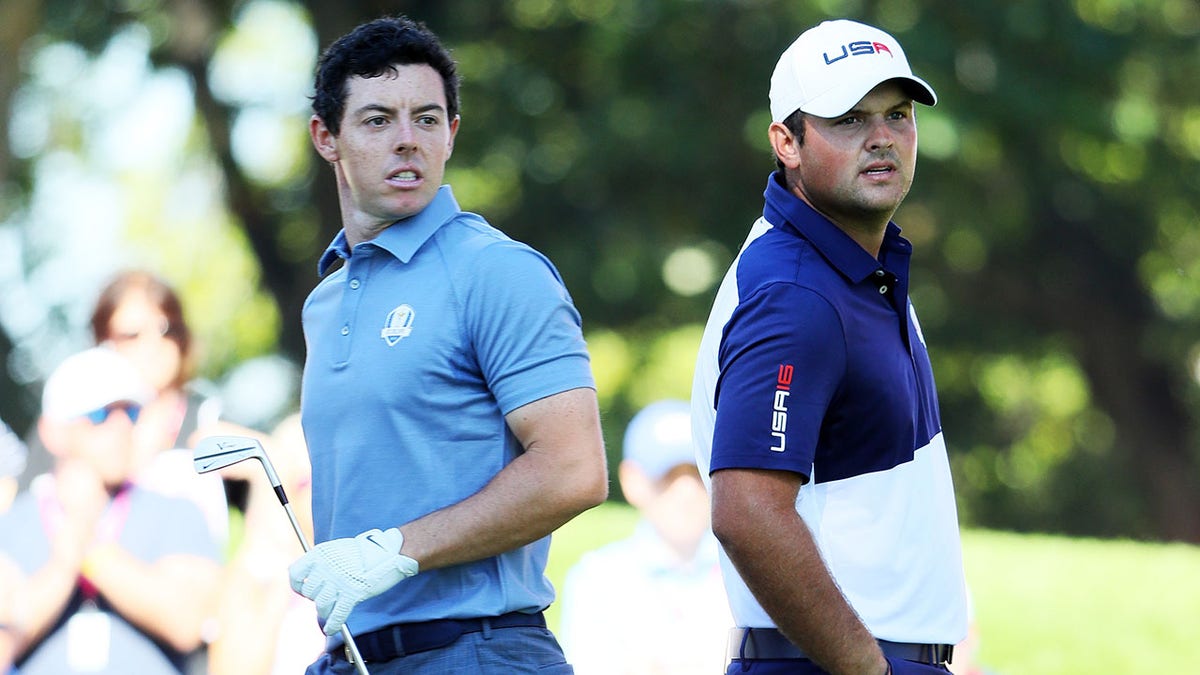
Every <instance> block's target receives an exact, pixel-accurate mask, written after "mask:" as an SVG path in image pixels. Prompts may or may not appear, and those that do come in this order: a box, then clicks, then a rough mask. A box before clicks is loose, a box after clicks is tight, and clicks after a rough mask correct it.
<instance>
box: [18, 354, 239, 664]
mask: <svg viewBox="0 0 1200 675" xmlns="http://www.w3.org/2000/svg"><path fill="white" fill-rule="evenodd" d="M148 400H150V397H149V395H148V393H147V392H146V388H145V387H144V385H143V384H142V380H141V378H140V377H139V375H138V373H137V371H136V370H135V369H134V367H133V366H132V365H131V364H130V363H129V362H128V360H126V359H125V358H124V357H122V356H121V355H119V354H117V353H115V352H113V351H112V350H110V349H108V348H104V347H99V348H92V349H89V350H86V351H84V352H80V353H78V354H75V355H73V356H71V357H69V358H67V359H66V360H65V361H63V363H62V364H60V365H59V366H58V368H57V369H56V370H55V371H54V373H53V374H51V376H50V378H49V379H48V380H47V381H46V385H45V389H44V390H43V394H42V415H41V418H40V419H39V421H38V433H39V436H40V438H41V440H42V443H43V444H44V446H45V448H46V449H47V450H48V451H49V453H50V454H51V456H52V457H53V458H54V467H53V470H52V472H51V473H49V474H44V475H42V476H39V477H38V478H37V479H35V480H34V482H33V484H32V485H31V486H30V489H28V490H26V491H24V492H22V493H21V494H20V495H18V496H17V498H16V500H15V501H14V502H13V505H12V508H11V509H10V510H9V512H8V513H6V514H4V515H3V516H0V573H6V574H9V575H10V576H11V575H12V574H13V572H12V571H11V570H12V568H13V567H14V566H15V567H16V568H17V569H19V570H20V572H19V574H20V575H21V576H20V577H19V578H21V579H22V580H21V583H20V585H19V586H17V587H15V588H14V589H13V593H12V595H14V596H15V597H11V598H9V603H8V608H7V609H6V610H0V611H3V612H4V613H5V616H0V620H3V621H4V622H5V623H6V626H7V629H6V630H5V631H3V634H4V635H5V636H6V640H7V643H8V645H9V646H10V647H11V648H12V649H13V650H14V653H15V660H16V666H17V668H18V670H19V672H20V673H21V675H42V674H43V673H44V674H52V675H62V674H66V673H84V672H87V673H113V674H116V673H121V674H128V673H138V674H139V675H156V674H158V673H168V674H170V673H182V672H184V671H183V668H184V664H185V660H186V656H187V654H188V653H189V652H191V651H192V650H194V649H196V648H197V647H199V646H200V644H201V639H200V634H201V626H202V624H203V622H204V620H205V618H206V617H207V616H209V615H210V614H211V611H212V610H211V604H212V599H213V598H214V597H215V596H216V591H217V586H218V583H219V578H220V566H219V563H218V562H217V560H218V557H219V552H218V549H217V546H216V543H215V542H214V541H213V539H212V538H211V536H210V533H209V530H208V528H207V526H206V524H205V522H204V517H203V514H202V513H201V512H200V511H199V509H198V508H196V506H195V505H194V504H192V503H191V502H189V501H187V500H184V499H179V498H173V497H168V496H164V495H160V494H158V493H155V492H152V491H149V490H147V489H145V488H143V487H142V486H140V485H138V484H136V483H133V482H131V481H130V478H131V477H132V475H133V470H134V457H135V452H136V451H135V441H134V422H135V420H136V419H137V418H138V413H139V412H140V410H141V407H142V405H143V404H145V403H146V402H147V401H148ZM3 570H9V571H8V572H4V571H3Z"/></svg>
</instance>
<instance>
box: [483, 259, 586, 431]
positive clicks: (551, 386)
mask: <svg viewBox="0 0 1200 675" xmlns="http://www.w3.org/2000/svg"><path fill="white" fill-rule="evenodd" d="M467 273H468V274H469V283H468V288H469V292H468V294H467V296H466V305H467V326H468V331H469V333H470V335H469V337H470V340H471V342H472V345H473V347H474V350H475V353H476V357H477V358H478V360H479V367H480V370H481V371H482V373H483V376H484V379H485V380H486V381H487V383H488V387H489V388H490V389H491V391H492V394H493V395H494V396H495V397H496V401H497V403H498V404H499V406H500V410H501V411H502V412H503V413H504V414H506V415H507V414H508V413H510V412H512V411H513V410H515V409H517V408H519V407H521V406H523V405H525V404H527V403H531V402H533V401H536V400H538V399H541V398H545V397H547V396H551V395H553V394H557V393H560V392H563V391H567V390H569V389H577V388H580V387H589V388H595V381H594V379H593V377H592V371H591V365H590V363H589V360H588V353H587V346H586V344H585V343H584V339H583V327H582V320H581V318H580V316H579V312H578V311H577V310H576V309H575V305H574V303H573V302H572V300H571V296H570V294H569V293H568V292H567V288H566V285H565V284H564V283H563V280H562V277H561V276H559V274H558V271H557V270H556V269H555V268H554V265H553V264H552V263H551V262H550V261H549V260H548V259H546V257H545V256H543V255H541V254H540V253H538V252H537V251H535V250H533V249H531V248H529V247H528V246H526V245H524V244H521V243H519V242H515V241H512V240H497V241H496V242H495V243H492V244H490V245H488V246H486V247H484V248H483V249H482V250H481V251H480V252H479V254H478V255H477V256H476V257H475V260H474V262H473V264H472V265H471V266H470V269H469V270H467Z"/></svg>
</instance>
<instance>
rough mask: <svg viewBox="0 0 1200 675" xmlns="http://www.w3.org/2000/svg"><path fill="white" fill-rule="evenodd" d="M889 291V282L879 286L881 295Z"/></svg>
mask: <svg viewBox="0 0 1200 675" xmlns="http://www.w3.org/2000/svg"><path fill="white" fill-rule="evenodd" d="M887 291H888V287H887V284H884V285H883V286H880V287H879V294H880V295H883V294H884V293H887Z"/></svg>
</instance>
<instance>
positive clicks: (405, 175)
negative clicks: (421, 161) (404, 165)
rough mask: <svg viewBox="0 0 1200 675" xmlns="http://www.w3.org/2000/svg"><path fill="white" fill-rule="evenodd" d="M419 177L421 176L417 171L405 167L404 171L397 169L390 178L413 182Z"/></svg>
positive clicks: (402, 181)
mask: <svg viewBox="0 0 1200 675" xmlns="http://www.w3.org/2000/svg"><path fill="white" fill-rule="evenodd" d="M419 178H420V176H418V175H417V172H416V171H412V170H411V169H405V170H404V171H397V172H396V173H394V174H392V175H391V177H390V178H389V179H388V180H394V181H399V182H401V183H412V182H415V181H416V180H418V179H419Z"/></svg>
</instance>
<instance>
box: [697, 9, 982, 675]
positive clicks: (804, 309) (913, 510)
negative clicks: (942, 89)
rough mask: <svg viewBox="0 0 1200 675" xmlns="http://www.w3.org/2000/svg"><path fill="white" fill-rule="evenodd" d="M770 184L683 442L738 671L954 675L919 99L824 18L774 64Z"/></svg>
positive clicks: (956, 578)
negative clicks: (709, 518)
mask: <svg viewBox="0 0 1200 675" xmlns="http://www.w3.org/2000/svg"><path fill="white" fill-rule="evenodd" d="M770 98H771V112H772V118H773V122H772V124H771V125H770V128H769V131H768V137H769V139H770V141H771V144H772V149H773V150H774V152H775V156H776V160H777V164H778V167H779V170H778V171H777V172H775V173H774V174H772V175H771V177H770V179H769V180H768V181H767V188H766V192H765V206H764V208H763V217H762V218H760V219H759V220H758V221H757V222H756V223H755V224H754V226H753V228H752V229H751V231H750V235H749V237H748V238H747V240H746V243H745V244H744V246H743V248H742V250H741V252H740V254H739V256H738V258H737V260H735V262H734V264H733V267H732V268H731V269H730V271H729V273H728V275H727V276H726V277H725V280H724V282H723V283H722V285H721V288H720V290H719V291H718V293H717V297H716V300H715V303H714V305H713V309H712V314H711V315H710V318H709V321H708V325H707V327H706V329H705V333H704V338H703V341H702V343H701V347H700V354H699V359H698V361H697V366H696V377H695V382H694V388H693V393H692V406H693V431H694V433H693V437H694V439H695V442H696V443H697V459H698V463H699V466H700V467H701V474H702V475H703V476H705V477H706V478H707V480H708V485H709V489H710V491H711V494H712V509H713V530H714V532H715V533H716V535H717V537H718V538H719V540H720V541H721V544H722V564H723V570H722V571H723V573H724V576H725V585H726V590H727V592H728V594H729V599H730V604H731V606H732V609H733V614H734V620H735V622H736V624H737V627H736V628H735V629H734V630H733V631H732V635H731V639H730V643H729V658H730V664H729V668H728V672H729V673H734V672H737V673H825V672H833V673H862V674H864V675H884V674H885V673H891V672H894V673H905V672H912V673H920V672H944V671H945V665H944V664H945V663H946V662H948V661H949V660H950V658H951V653H952V645H954V644H955V643H957V642H958V641H959V640H961V639H962V638H963V637H964V636H965V635H966V590H965V583H964V578H963V570H962V556H961V552H960V542H959V532H958V521H957V516H956V513H955V503H954V492H953V486H952V484H951V478H950V469H949V462H948V460H947V456H946V445H945V442H944V441H943V438H942V428H941V421H940V419H939V414H938V405H937V392H936V389H935V387H934V381H933V374H932V370H931V368H930V364H929V356H928V354H927V352H926V350H925V338H924V336H923V335H922V333H921V328H920V325H919V324H918V322H917V315H916V312H915V310H914V309H913V306H912V303H911V302H910V301H909V298H908V288H909V261H910V258H911V255H912V248H911V246H910V244H909V243H908V242H907V241H906V240H905V239H903V238H902V237H901V236H900V229H899V227H897V226H896V225H895V224H894V223H892V222H891V217H892V215H893V213H894V212H895V210H896V208H897V207H898V206H899V205H900V203H901V201H903V199H904V197H905V195H906V194H907V192H908V189H909V187H910V185H911V183H912V177H913V170H914V165H915V162H916V150H917V133H916V111H915V109H914V102H918V103H923V104H926V105H933V104H934V103H935V102H936V97H935V95H934V93H933V90H932V89H931V88H930V87H929V85H927V84H926V83H925V82H924V81H922V80H920V79H918V78H917V77H915V76H914V75H913V74H912V71H911V70H910V69H909V66H908V62H907V60H906V57H905V55H904V52H903V51H902V50H901V48H900V45H899V44H898V43H897V42H896V40H895V39H894V38H892V37H891V36H890V35H888V34H886V33H884V32H883V31H880V30H878V29H875V28H872V27H870V26H866V25H863V24H860V23H856V22H852V21H831V22H826V23H823V24H821V25H820V26H818V27H816V28H813V29H811V30H809V31H807V32H805V33H804V34H802V35H801V36H800V37H799V38H798V39H797V40H796V42H795V43H794V44H793V45H792V46H791V47H790V48H789V49H788V50H787V51H785V52H784V54H783V56H782V57H781V58H780V61H779V64H778V65H777V67H776V70H775V74H774V76H773V77H772V81H771V95H770Z"/></svg>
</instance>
